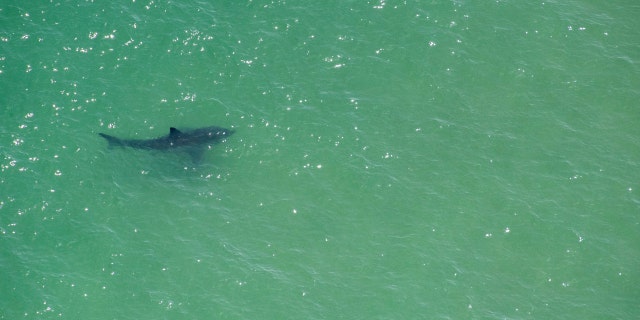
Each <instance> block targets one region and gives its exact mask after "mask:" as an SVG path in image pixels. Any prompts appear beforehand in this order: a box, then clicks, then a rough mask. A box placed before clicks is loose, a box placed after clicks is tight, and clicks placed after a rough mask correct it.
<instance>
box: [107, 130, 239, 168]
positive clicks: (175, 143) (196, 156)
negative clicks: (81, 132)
mask: <svg viewBox="0 0 640 320" xmlns="http://www.w3.org/2000/svg"><path fill="white" fill-rule="evenodd" d="M233 133H234V131H233V130H230V129H225V128H220V127H215V126H211V127H204V128H198V129H193V130H184V131H180V130H178V129H176V128H174V127H171V128H169V134H168V135H166V136H162V137H159V138H155V139H120V138H117V137H114V136H111V135H108V134H104V133H99V135H100V136H101V137H103V138H105V139H106V140H107V141H108V142H109V146H110V147H129V148H134V149H146V150H164V151H172V150H176V151H180V150H182V151H185V152H187V153H189V155H191V157H192V159H193V161H194V162H199V161H200V159H201V158H202V154H203V153H204V150H206V149H208V148H209V147H210V146H211V145H213V144H215V143H218V142H220V141H223V140H224V139H226V138H227V137H229V136H231V135H232V134H233Z"/></svg>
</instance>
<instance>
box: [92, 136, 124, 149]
mask: <svg viewBox="0 0 640 320" xmlns="http://www.w3.org/2000/svg"><path fill="white" fill-rule="evenodd" d="M98 134H99V135H100V136H101V137H103V138H105V139H107V141H108V142H109V147H121V146H123V144H122V140H120V139H118V138H116V137H114V136H110V135H108V134H104V133H98Z"/></svg>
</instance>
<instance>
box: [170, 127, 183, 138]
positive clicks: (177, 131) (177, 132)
mask: <svg viewBox="0 0 640 320" xmlns="http://www.w3.org/2000/svg"><path fill="white" fill-rule="evenodd" d="M181 133H182V132H180V130H178V129H176V128H174V127H171V128H169V136H170V137H172V136H175V135H177V134H181Z"/></svg>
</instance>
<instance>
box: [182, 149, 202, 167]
mask: <svg viewBox="0 0 640 320" xmlns="http://www.w3.org/2000/svg"><path fill="white" fill-rule="evenodd" d="M205 150H206V149H205V148H202V147H192V148H187V149H186V152H187V153H188V154H189V156H191V160H192V161H193V163H194V164H199V163H201V162H202V158H203V156H204V152H205Z"/></svg>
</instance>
